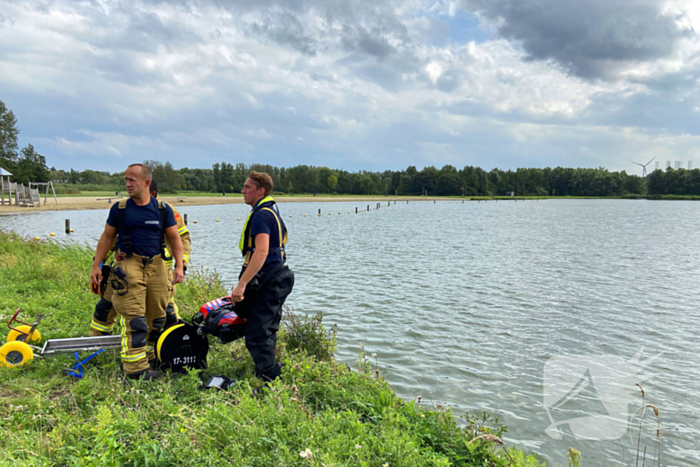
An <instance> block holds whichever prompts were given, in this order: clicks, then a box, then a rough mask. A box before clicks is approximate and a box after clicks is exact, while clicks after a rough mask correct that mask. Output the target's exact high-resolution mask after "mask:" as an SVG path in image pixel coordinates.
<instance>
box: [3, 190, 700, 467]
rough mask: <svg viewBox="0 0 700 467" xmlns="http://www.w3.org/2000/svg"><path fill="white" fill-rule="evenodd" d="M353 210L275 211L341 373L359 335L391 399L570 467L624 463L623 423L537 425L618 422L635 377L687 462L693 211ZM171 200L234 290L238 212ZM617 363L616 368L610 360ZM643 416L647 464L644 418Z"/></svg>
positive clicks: (84, 216) (695, 337)
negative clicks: (562, 376) (569, 385)
mask: <svg viewBox="0 0 700 467" xmlns="http://www.w3.org/2000/svg"><path fill="white" fill-rule="evenodd" d="M369 204H371V205H372V206H374V205H375V204H376V203H374V202H372V203H369ZM366 205H367V203H318V204H317V203H283V204H281V205H280V208H281V211H282V213H283V217H284V218H285V219H284V220H285V222H286V223H287V225H288V228H289V231H290V240H289V245H288V260H289V263H290V265H291V267H292V268H293V269H294V271H295V273H296V277H297V280H296V286H295V289H294V292H293V293H292V295H291V296H290V298H289V300H288V304H289V305H290V306H292V307H293V308H294V309H295V310H296V311H297V312H305V313H316V312H318V311H322V312H323V313H324V315H325V318H324V321H325V322H326V323H327V324H337V326H338V330H339V332H338V344H339V345H338V351H337V356H338V358H339V359H340V360H341V361H344V362H346V363H348V364H350V365H351V366H354V365H355V364H356V362H357V358H358V353H359V352H360V351H361V349H360V343H361V342H362V343H364V346H365V350H366V351H367V352H368V353H369V354H372V353H376V354H377V355H378V361H379V366H380V369H381V371H382V372H383V374H384V376H385V377H386V378H387V380H388V381H389V382H390V383H391V385H392V387H393V388H394V389H395V390H396V392H397V393H398V394H399V395H400V396H401V397H403V398H406V399H413V398H416V397H418V396H422V398H423V401H424V403H426V402H425V401H427V405H428V406H432V404H441V405H443V406H444V405H448V404H449V405H450V406H451V407H452V408H453V410H455V411H456V412H464V411H470V412H481V411H487V412H490V413H492V414H494V415H497V416H498V417H499V418H500V420H501V421H502V422H503V423H504V424H505V425H507V426H508V433H507V436H506V439H507V441H508V442H509V444H515V445H517V446H519V447H521V448H522V449H524V450H525V451H527V452H537V453H539V454H540V456H541V457H542V458H543V459H544V460H546V461H547V462H548V464H549V465H566V459H565V454H566V451H567V450H568V448H569V447H575V448H576V449H578V450H579V451H581V452H582V453H583V456H584V457H583V458H584V464H585V465H634V464H635V453H636V445H637V434H638V429H637V423H634V424H633V425H634V426H633V427H632V428H631V429H629V430H628V431H627V432H626V433H625V434H624V436H623V437H622V438H620V439H615V440H609V441H595V440H581V439H576V438H577V433H579V432H577V431H575V429H574V428H572V425H567V424H566V423H564V424H562V425H560V428H561V431H560V435H561V438H562V439H560V440H556V439H553V438H552V437H550V436H548V434H547V433H546V432H545V429H546V428H547V427H549V426H550V424H551V423H552V422H561V421H565V420H568V419H571V418H575V417H581V416H587V415H591V414H603V415H609V416H616V415H619V416H620V417H622V419H623V420H625V422H624V423H625V424H626V423H627V422H626V420H627V417H626V414H627V415H631V414H632V413H633V412H634V410H635V409H637V408H638V407H639V406H640V405H641V399H640V393H639V391H638V390H637V388H636V387H635V386H634V383H635V382H637V381H642V378H644V377H648V379H646V381H643V382H642V385H643V386H644V389H645V390H646V402H647V403H651V404H654V405H656V406H657V407H658V408H659V410H660V421H661V433H662V446H661V452H662V464H663V465H678V466H683V465H700V311H699V310H698V303H699V302H700V300H699V299H700V294H699V293H698V283H699V279H700V273H699V269H700V242H699V241H698V240H700V238H699V234H698V232H700V203H697V202H681V201H679V202H675V201H664V202H653V201H624V200H548V201H525V202H523V201H520V202H513V201H507V202H504V201H501V202H481V203H476V202H466V203H461V202H454V201H452V202H446V201H441V202H437V204H434V203H433V202H432V201H428V202H411V203H410V204H406V203H405V202H404V203H403V204H402V203H401V202H399V203H398V204H396V205H393V204H392V205H391V206H390V207H387V206H386V202H385V203H384V206H382V207H381V209H379V210H373V211H371V212H364V213H360V214H357V215H356V214H355V213H354V211H355V206H360V207H361V208H364V207H366ZM178 208H179V209H180V212H181V213H183V214H184V213H187V214H188V216H189V221H190V222H189V228H190V231H191V233H192V238H193V254H192V262H193V265H205V266H206V267H209V268H215V269H216V270H217V271H218V272H219V273H220V274H221V275H222V276H223V278H224V279H225V281H226V282H227V283H230V284H233V282H234V280H235V279H236V277H237V274H238V271H239V268H240V264H241V260H240V256H239V254H238V252H237V249H236V245H237V242H238V237H239V235H240V229H241V226H242V222H238V221H237V218H238V217H241V218H244V217H245V215H246V213H247V211H248V208H247V207H246V206H244V205H219V206H189V207H188V206H178ZM319 208H321V209H322V215H321V217H318V216H317V215H316V213H317V211H318V209H319ZM348 211H349V212H351V214H348ZM329 212H330V213H331V215H328V213H329ZM339 213H340V214H339ZM304 214H306V215H307V217H304ZM290 215H291V216H292V217H291V218H289V216H290ZM106 217H107V210H106V209H105V210H104V211H66V212H58V213H37V214H23V215H14V216H0V228H2V229H5V230H15V231H17V232H19V233H21V234H23V235H30V236H35V235H42V236H44V235H47V234H48V233H49V232H56V233H57V238H59V239H61V240H63V239H65V237H67V236H66V235H64V234H63V233H62V232H63V222H64V219H65V218H70V220H71V226H72V227H73V228H74V229H75V234H73V235H72V236H71V237H70V239H68V240H66V241H78V242H88V243H89V244H90V245H92V246H94V245H95V244H96V243H97V239H98V237H99V235H100V233H101V231H102V228H103V226H104V221H105V220H106ZM216 219H219V220H220V222H218V223H217V222H216ZM193 220H197V221H198V222H197V224H194V223H193V222H192V221H193ZM59 232H60V233H59ZM212 298H213V297H212ZM642 349H643V354H642V356H641V360H642V361H644V360H646V359H647V358H649V357H653V356H655V355H657V354H659V353H660V352H665V353H663V354H662V355H661V356H659V357H658V358H657V359H656V360H654V361H653V362H652V363H650V364H649V365H648V366H647V367H646V368H645V369H644V370H643V371H641V372H640V377H632V378H631V380H630V379H628V380H622V381H619V380H616V379H615V375H618V374H623V373H624V370H625V369H627V368H630V365H629V364H624V362H627V361H629V360H630V359H632V358H633V356H634V355H635V354H637V353H638V352H639V351H640V350H642ZM572 356H574V357H576V358H575V361H576V362H578V363H580V364H581V365H584V366H585V365H589V366H592V369H591V371H589V372H588V373H586V374H585V375H584V378H588V381H589V384H588V385H585V384H584V385H583V386H585V387H583V390H582V391H581V392H580V393H578V394H577V395H576V394H575V397H572V398H571V400H569V401H568V402H566V403H564V404H562V405H561V406H560V407H558V408H557V409H550V410H549V413H548V411H547V410H545V404H544V402H543V401H544V399H543V396H544V395H545V394H550V395H551V393H552V386H551V384H550V383H551V382H552V378H553V376H552V375H554V373H552V372H551V370H552V369H556V368H561V367H562V362H567V360H566V359H567V358H570V357H572ZM616 360H617V361H618V362H622V363H623V364H624V365H623V366H622V367H620V368H612V365H614V364H615V363H616ZM548 362H549V364H548ZM596 366H597V367H598V369H597V370H596V369H595V368H594V367H596ZM601 368H602V369H603V370H605V371H603V373H605V375H604V376H606V377H607V378H608V380H611V379H612V380H614V381H612V382H611V381H608V380H605V381H604V379H605V378H601V376H600V369H601ZM565 369H566V370H567V371H569V373H570V374H576V373H577V371H578V370H576V369H573V367H572V368H568V369H567V368H565ZM608 370H609V371H608ZM596 371H597V373H596ZM606 371H607V372H606ZM591 378H593V380H595V381H593V382H591V381H592V380H591ZM596 378H598V379H597V380H596ZM567 381H568V380H567ZM616 385H617V386H616ZM623 386H624V387H623ZM605 387H607V388H608V389H610V388H613V389H612V390H608V391H605ZM621 388H622V389H621ZM555 399H556V398H555ZM601 401H602V403H601ZM628 404H629V405H628ZM550 406H551V403H548V404H547V407H550ZM611 407H614V409H613V410H611ZM621 408H622V409H621ZM615 410H617V411H618V412H619V413H614V412H615ZM638 415H639V414H638V413H637V415H636V417H638ZM550 416H551V417H552V418H551V419H550ZM593 423H594V424H595V423H598V422H593ZM644 423H645V429H644V431H643V437H642V440H643V441H642V442H643V443H645V444H646V445H647V455H648V456H649V457H653V456H654V455H655V449H656V448H655V446H656V445H655V438H654V436H653V435H654V432H655V421H654V417H653V415H652V416H651V417H649V416H648V414H647V417H645V422H644ZM588 425H589V426H590V425H591V423H588ZM594 432H595V430H594ZM579 437H580V436H579ZM647 463H649V464H652V463H653V462H652V461H651V460H650V459H647ZM640 465H641V463H640ZM654 465H655V463H654Z"/></svg>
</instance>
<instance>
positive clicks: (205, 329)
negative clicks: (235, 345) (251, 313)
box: [192, 295, 246, 344]
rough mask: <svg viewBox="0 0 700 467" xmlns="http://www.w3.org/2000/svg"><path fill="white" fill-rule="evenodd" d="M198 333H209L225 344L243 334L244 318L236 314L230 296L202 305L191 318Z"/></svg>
mask: <svg viewBox="0 0 700 467" xmlns="http://www.w3.org/2000/svg"><path fill="white" fill-rule="evenodd" d="M192 323H193V324H194V325H196V326H199V330H198V332H199V333H200V334H211V335H212V336H216V337H218V338H219V342H221V343H222V344H227V343H229V342H233V341H235V340H236V339H240V338H241V337H243V336H244V335H245V327H246V320H245V319H243V318H241V317H240V316H238V315H237V314H236V311H235V303H233V300H231V296H230V295H227V296H226V297H221V298H217V299H216V300H212V301H209V302H207V303H205V304H204V305H202V306H201V307H200V309H199V311H198V312H197V313H196V314H195V315H194V317H193V318H192Z"/></svg>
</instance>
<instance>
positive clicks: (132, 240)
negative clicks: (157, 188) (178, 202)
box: [90, 164, 184, 380]
mask: <svg viewBox="0 0 700 467" xmlns="http://www.w3.org/2000/svg"><path fill="white" fill-rule="evenodd" d="M124 180H125V181H126V189H127V192H128V193H129V199H127V200H125V201H121V202H119V203H118V204H115V205H114V206H112V208H111V209H110V211H109V217H108V218H107V224H106V225H105V230H104V232H103V233H102V236H101V237H100V241H99V242H98V243H97V249H96V251H95V260H94V261H93V265H92V272H91V273H90V280H91V282H92V283H93V284H96V285H97V284H100V281H101V279H102V270H101V268H100V262H101V261H102V259H103V258H105V257H106V256H107V253H108V252H109V248H110V245H111V244H112V241H113V240H114V238H115V237H116V236H117V233H118V234H119V239H118V240H117V251H116V253H117V255H116V264H115V267H114V268H113V269H112V272H111V275H110V278H109V284H110V285H111V287H112V289H113V293H112V302H113V304H114V308H115V310H116V311H117V313H118V314H119V319H120V323H121V327H122V342H121V343H122V351H121V360H122V365H123V369H124V373H126V375H127V376H128V377H130V378H134V379H146V380H153V379H156V378H158V377H160V373H159V372H157V371H154V370H151V369H150V368H149V360H153V359H154V358H155V352H154V345H155V343H156V342H157V340H158V337H160V332H161V330H162V328H163V326H164V325H165V320H166V314H165V309H166V306H167V304H168V300H169V299H170V295H171V293H172V286H173V284H177V283H180V282H182V279H183V276H184V273H183V258H182V242H181V241H180V236H179V235H178V229H177V223H176V221H175V217H174V215H173V210H172V208H171V207H170V206H169V205H167V204H166V203H163V202H158V200H156V199H155V198H152V197H151V194H150V191H149V186H150V184H151V171H150V169H149V168H148V167H146V166H145V165H143V164H131V165H130V166H129V167H128V168H127V169H126V171H125V172H124ZM166 236H167V237H168V239H169V240H170V244H171V245H172V253H173V256H174V257H175V271H174V272H173V279H172V283H171V281H169V280H168V271H167V267H166V265H165V260H164V257H165V253H164V250H165V237H166Z"/></svg>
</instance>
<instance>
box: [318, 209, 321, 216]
mask: <svg viewBox="0 0 700 467" xmlns="http://www.w3.org/2000/svg"><path fill="white" fill-rule="evenodd" d="M318 215H319V216H320V215H321V209H320V208H319V210H318Z"/></svg>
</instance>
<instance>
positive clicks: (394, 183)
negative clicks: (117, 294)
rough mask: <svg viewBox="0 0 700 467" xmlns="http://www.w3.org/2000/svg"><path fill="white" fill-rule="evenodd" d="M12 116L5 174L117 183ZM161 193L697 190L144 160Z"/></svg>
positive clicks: (627, 182)
mask: <svg viewBox="0 0 700 467" xmlns="http://www.w3.org/2000/svg"><path fill="white" fill-rule="evenodd" d="M18 134H19V129H18V128H17V119H16V118H15V116H14V115H13V113H12V111H11V110H9V109H7V108H6V107H5V104H4V103H3V102H2V101H0V167H3V168H5V169H7V170H9V171H10V172H11V173H12V174H13V177H12V180H13V181H17V182H22V183H25V184H26V183H27V182H29V181H33V182H46V181H49V180H53V181H55V182H58V183H60V182H63V183H67V184H69V185H72V186H77V187H84V189H85V191H88V187H89V189H99V188H100V187H102V188H104V189H114V188H118V187H122V186H123V183H124V182H123V177H124V173H123V172H117V173H109V172H105V171H96V170H83V171H76V170H73V169H71V170H68V171H66V170H58V169H56V168H54V167H51V168H48V167H47V165H46V158H45V157H44V156H42V155H41V154H38V153H37V152H36V151H35V150H34V147H33V146H32V145H31V144H29V145H27V147H25V148H23V149H22V150H21V151H18V145H17V135H18ZM144 164H146V165H148V166H149V167H150V168H151V170H152V171H153V178H154V179H155V180H157V181H158V185H159V187H160V190H161V191H164V192H177V191H181V190H193V191H203V192H215V193H216V192H219V193H237V192H240V190H241V188H242V187H243V183H244V182H245V179H246V177H247V175H248V173H249V172H250V171H251V170H255V171H258V172H266V173H268V174H269V175H270V176H271V177H272V180H273V183H274V186H275V191H276V192H278V193H289V194H301V193H314V194H317V193H318V194H330V193H334V194H353V195H410V196H421V195H429V196H504V195H507V194H508V193H510V192H513V193H515V195H517V196H625V195H645V194H649V195H700V169H694V170H685V169H680V170H674V169H671V168H669V169H667V170H666V171H662V170H656V171H654V172H652V173H651V174H650V175H649V176H648V177H647V178H646V179H644V178H642V177H639V176H637V175H629V174H627V173H626V172H625V171H621V172H610V171H608V170H607V169H605V168H603V167H599V168H596V169H591V168H563V167H556V168H553V169H552V168H519V169H517V170H514V171H513V170H500V169H497V168H496V169H492V170H490V171H488V172H487V171H485V170H484V169H482V168H480V167H473V166H466V167H464V168H462V169H457V168H456V167H453V166H452V165H445V166H443V167H442V168H440V169H438V168H436V167H433V166H429V167H424V168H423V169H421V170H418V169H417V168H416V167H415V166H409V167H407V168H406V169H404V170H398V171H393V170H386V171H383V172H370V171H365V170H362V171H358V172H350V171H346V170H335V169H330V168H328V167H313V166H308V165H297V166H294V167H275V166H272V165H264V164H250V165H247V164H243V163H237V164H235V165H234V164H231V163H228V162H220V163H216V164H214V165H213V166H212V167H211V168H207V169H205V168H187V167H184V168H181V169H175V168H174V167H173V166H172V164H171V163H170V162H165V163H162V162H160V161H154V160H147V161H144Z"/></svg>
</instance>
